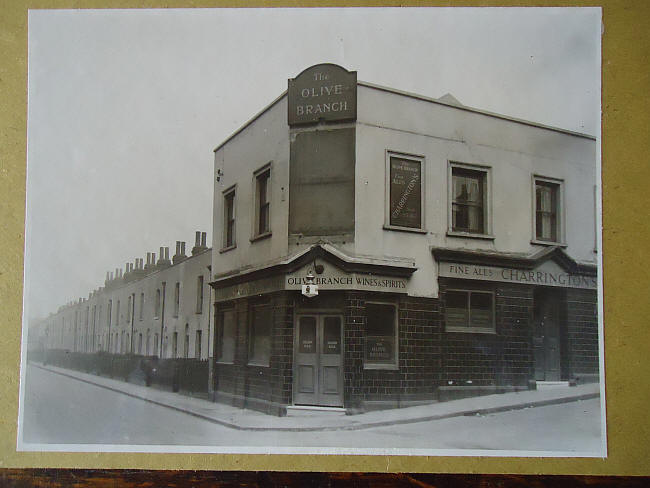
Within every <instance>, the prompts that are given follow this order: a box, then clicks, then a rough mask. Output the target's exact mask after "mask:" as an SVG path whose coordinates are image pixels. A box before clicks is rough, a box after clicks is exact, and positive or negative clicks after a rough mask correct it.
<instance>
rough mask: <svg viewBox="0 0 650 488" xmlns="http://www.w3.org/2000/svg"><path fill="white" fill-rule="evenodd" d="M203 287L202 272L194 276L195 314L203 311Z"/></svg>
mask: <svg viewBox="0 0 650 488" xmlns="http://www.w3.org/2000/svg"><path fill="white" fill-rule="evenodd" d="M204 288H205V278H204V277H203V275H202V274H200V275H198V276H197V277H196V306H195V309H194V312H195V313H197V314H202V313H203V305H204V302H205V300H204V297H203V289H204Z"/></svg>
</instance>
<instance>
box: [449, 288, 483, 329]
mask: <svg viewBox="0 0 650 488" xmlns="http://www.w3.org/2000/svg"><path fill="white" fill-rule="evenodd" d="M445 320H446V330H447V331H448V332H494V331H495V330H494V293H492V292H489V291H473V290H448V291H447V293H446V297H445Z"/></svg>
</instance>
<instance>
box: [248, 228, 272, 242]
mask: <svg viewBox="0 0 650 488" xmlns="http://www.w3.org/2000/svg"><path fill="white" fill-rule="evenodd" d="M272 235H273V233H272V232H271V231H268V232H265V233H264V234H257V235H256V236H253V237H251V238H250V241H251V242H257V241H261V240H263V239H266V238H267V237H271V236H272Z"/></svg>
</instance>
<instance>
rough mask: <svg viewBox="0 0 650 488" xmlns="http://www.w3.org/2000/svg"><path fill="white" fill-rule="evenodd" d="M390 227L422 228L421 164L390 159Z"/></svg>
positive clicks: (406, 160)
mask: <svg viewBox="0 0 650 488" xmlns="http://www.w3.org/2000/svg"><path fill="white" fill-rule="evenodd" d="M389 222H390V225H394V226H397V227H410V228H413V229H420V228H421V227H422V162H421V161H415V160H412V159H405V158H398V157H395V156H391V158H390V220H389Z"/></svg>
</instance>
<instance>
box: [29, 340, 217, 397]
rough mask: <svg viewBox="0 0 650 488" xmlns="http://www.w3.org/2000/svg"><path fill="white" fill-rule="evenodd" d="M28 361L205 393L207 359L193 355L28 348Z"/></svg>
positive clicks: (206, 388) (206, 386) (133, 381)
mask: <svg viewBox="0 0 650 488" xmlns="http://www.w3.org/2000/svg"><path fill="white" fill-rule="evenodd" d="M27 359H28V361H34V362H39V363H43V364H44V365H46V366H47V365H51V366H58V367H60V368H66V369H74V370H77V371H83V372H85V373H89V374H95V375H98V376H108V377H110V378H115V379H120V380H123V381H127V382H129V383H136V384H143V385H146V386H151V385H156V386H158V387H161V388H165V389H167V388H171V390H172V391H175V392H177V391H180V392H187V393H191V394H197V393H198V394H206V393H207V391H208V361H207V360H198V359H193V358H188V359H181V358H176V359H159V358H158V357H157V356H141V355H137V354H112V353H107V352H97V353H82V352H71V351H65V350H60V349H56V350H47V351H29V352H28V353H27Z"/></svg>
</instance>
